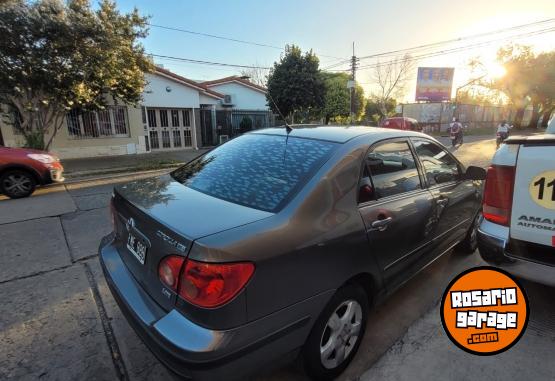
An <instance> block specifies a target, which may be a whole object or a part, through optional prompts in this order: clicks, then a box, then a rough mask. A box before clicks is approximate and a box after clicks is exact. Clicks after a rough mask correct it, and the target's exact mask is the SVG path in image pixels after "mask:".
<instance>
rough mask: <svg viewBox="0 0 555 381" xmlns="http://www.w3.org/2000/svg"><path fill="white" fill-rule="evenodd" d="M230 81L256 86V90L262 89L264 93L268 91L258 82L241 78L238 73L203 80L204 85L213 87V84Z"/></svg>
mask: <svg viewBox="0 0 555 381" xmlns="http://www.w3.org/2000/svg"><path fill="white" fill-rule="evenodd" d="M228 82H237V83H240V84H243V85H245V86H247V87H251V88H254V89H255V90H259V91H262V92H264V93H265V92H266V91H267V90H266V88H265V87H262V86H260V85H257V84H256V83H253V82H251V81H249V80H247V79H244V78H241V77H239V76H237V75H232V76H230V77H225V78H220V79H214V80H212V81H204V82H202V85H204V86H206V87H212V86H216V85H221V84H223V83H228Z"/></svg>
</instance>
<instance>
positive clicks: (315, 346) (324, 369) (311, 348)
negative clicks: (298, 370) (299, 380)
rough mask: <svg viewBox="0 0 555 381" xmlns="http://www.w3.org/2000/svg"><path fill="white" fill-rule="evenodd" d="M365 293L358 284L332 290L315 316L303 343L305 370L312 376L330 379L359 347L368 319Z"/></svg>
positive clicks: (317, 378) (337, 373)
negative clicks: (325, 302)
mask: <svg viewBox="0 0 555 381" xmlns="http://www.w3.org/2000/svg"><path fill="white" fill-rule="evenodd" d="M368 309H369V307H368V296H367V295H366V293H365V292H364V289H363V288H362V287H360V286H358V285H353V284H349V285H346V286H344V287H342V288H340V289H339V290H337V292H336V293H335V295H334V296H333V297H332V298H331V300H330V302H329V303H328V305H327V306H326V308H324V311H322V313H321V314H320V316H319V317H318V320H316V323H315V324H314V327H312V331H311V332H310V335H309V336H308V339H307V341H306V343H305V345H304V347H303V350H302V355H303V362H304V367H305V371H306V373H307V374H308V375H309V376H310V377H311V378H312V379H314V380H332V379H334V378H336V377H337V376H338V375H339V374H341V372H343V370H345V368H346V367H347V365H349V363H350V362H351V360H352V359H353V357H354V356H355V353H356V352H357V350H358V347H359V346H360V342H361V341H362V337H363V336H364V331H365V328H366V322H367V320H368Z"/></svg>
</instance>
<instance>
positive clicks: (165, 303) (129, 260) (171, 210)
mask: <svg viewBox="0 0 555 381" xmlns="http://www.w3.org/2000/svg"><path fill="white" fill-rule="evenodd" d="M114 211H115V215H116V217H117V218H116V231H117V246H118V250H119V253H120V256H121V258H122V259H123V261H124V262H125V264H126V265H127V267H128V269H129V271H130V272H131V273H132V274H133V276H134V277H135V279H136V280H137V281H138V282H139V283H140V284H141V286H142V287H143V288H144V289H145V290H146V291H147V292H148V293H149V295H150V296H151V297H152V298H154V299H155V300H156V301H157V302H158V303H159V304H160V305H161V306H162V308H164V309H166V310H170V309H171V308H173V306H174V305H175V301H176V295H175V293H174V292H172V291H171V290H169V289H168V288H167V287H165V286H164V285H163V284H162V282H160V280H159V277H158V264H159V262H160V260H161V259H162V258H163V257H165V256H167V255H171V254H173V255H182V256H187V255H188V253H189V250H190V248H191V245H192V243H193V241H194V240H195V239H198V238H200V237H204V236H207V235H210V234H214V233H218V232H220V231H223V230H227V229H231V228H233V227H236V226H240V225H245V224H248V223H251V222H255V221H257V220H260V219H263V218H266V217H269V216H271V215H272V213H269V212H264V211H260V210H257V209H252V208H248V207H246V206H241V205H237V204H233V203H230V202H227V201H224V200H220V199H218V198H215V197H212V196H209V195H206V194H203V193H201V192H198V191H196V190H193V189H191V188H188V187H186V186H184V185H182V184H180V183H179V182H177V181H175V180H173V179H172V177H171V176H170V175H165V176H162V177H156V178H149V179H144V180H138V181H134V182H131V183H128V184H124V185H120V186H117V187H115V198H114ZM130 236H132V240H131V241H130V238H129V237H130ZM135 241H140V242H141V245H143V244H144V246H145V247H146V255H145V258H144V264H142V263H141V261H140V260H139V257H138V256H137V255H135V254H134V253H133V251H132V249H133V248H135V249H137V247H136V246H134V245H133V243H134V242H135ZM130 242H131V246H132V248H131V249H130V248H129V247H128V245H129V244H130Z"/></svg>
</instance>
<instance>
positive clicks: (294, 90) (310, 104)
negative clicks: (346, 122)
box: [266, 45, 325, 120]
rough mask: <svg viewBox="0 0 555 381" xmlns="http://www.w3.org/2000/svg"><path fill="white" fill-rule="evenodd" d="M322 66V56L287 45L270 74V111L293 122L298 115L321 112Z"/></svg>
mask: <svg viewBox="0 0 555 381" xmlns="http://www.w3.org/2000/svg"><path fill="white" fill-rule="evenodd" d="M318 66H319V61H318V57H316V55H315V54H314V53H312V51H309V52H306V53H305V54H303V53H302V52H301V49H300V48H299V47H297V46H295V45H291V46H287V47H286V49H285V53H284V54H283V55H282V57H281V59H280V61H279V62H275V63H274V66H273V67H272V69H271V70H270V74H269V75H268V81H267V88H268V92H267V95H266V97H267V99H268V104H269V105H270V108H271V109H272V110H273V111H274V112H276V113H280V112H281V113H282V114H283V115H284V116H285V117H288V118H289V119H290V120H294V116H295V115H296V114H297V115H305V116H307V115H310V114H311V113H313V112H314V111H315V110H319V109H321V108H322V107H323V105H324V94H325V85H324V81H323V79H322V76H321V75H320V70H319V68H318Z"/></svg>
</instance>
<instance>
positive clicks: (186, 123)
mask: <svg viewBox="0 0 555 381" xmlns="http://www.w3.org/2000/svg"><path fill="white" fill-rule="evenodd" d="M190 113H191V111H190V110H183V126H184V127H189V126H190V125H191V117H190Z"/></svg>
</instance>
